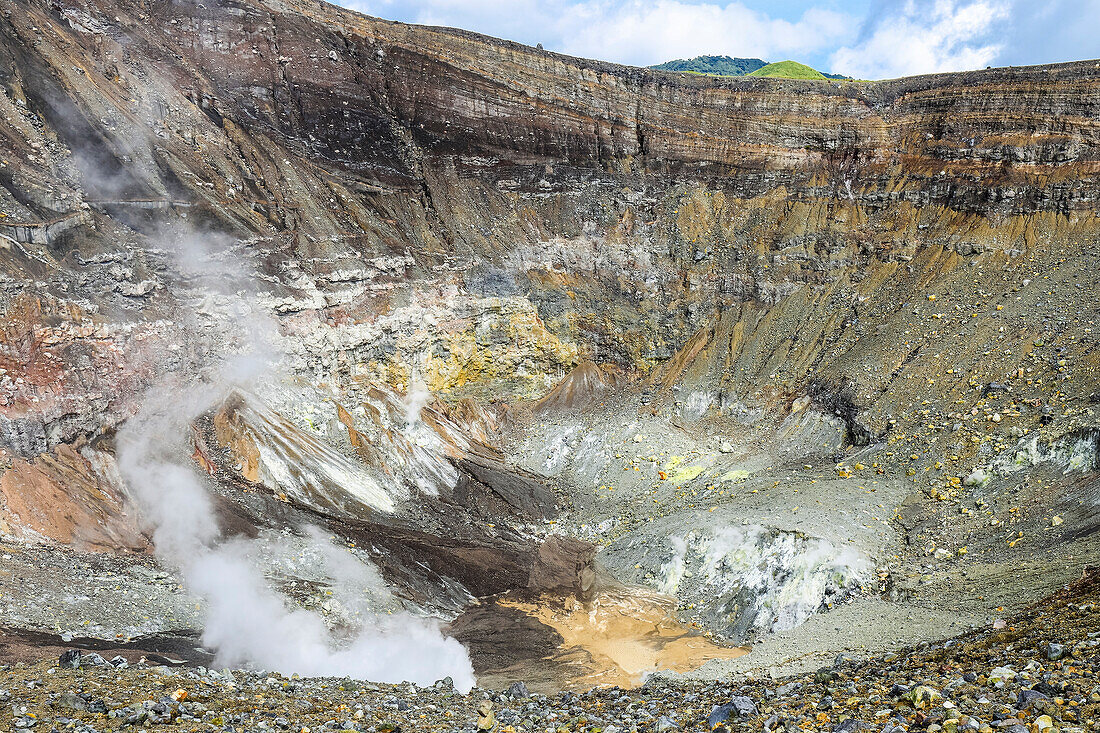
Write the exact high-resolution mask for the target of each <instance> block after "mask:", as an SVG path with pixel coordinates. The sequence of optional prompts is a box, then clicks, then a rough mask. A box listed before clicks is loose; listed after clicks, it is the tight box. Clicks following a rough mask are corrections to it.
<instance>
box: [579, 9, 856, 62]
mask: <svg viewBox="0 0 1100 733" xmlns="http://www.w3.org/2000/svg"><path fill="white" fill-rule="evenodd" d="M573 10H574V12H572V13H570V14H569V15H568V16H566V17H563V18H562V21H561V22H560V24H559V32H560V37H561V38H562V39H563V47H562V50H563V51H565V52H566V53H570V54H573V55H577V56H587V57H593V58H607V59H613V60H616V61H621V62H624V63H631V64H640V65H645V64H653V63H659V62H661V61H667V60H669V59H673V58H690V57H692V56H698V55H700V54H707V53H711V54H729V55H732V56H757V57H760V58H763V59H766V60H769V61H779V60H782V59H784V58H787V57H789V56H798V55H804V54H806V53H810V52H813V51H817V50H819V49H822V48H827V47H829V46H832V45H835V44H836V43H837V42H840V41H842V40H846V38H847V36H848V34H849V32H850V29H851V27H852V25H853V23H852V19H850V18H848V17H846V16H844V15H842V14H840V13H837V12H833V11H829V10H821V9H815V8H811V9H809V10H807V11H806V12H805V13H804V14H803V15H802V17H801V18H799V19H798V20H797V21H795V22H790V21H787V20H782V19H775V18H771V17H769V16H767V15H766V14H764V13H761V12H758V11H756V10H752V9H750V8H748V7H746V6H744V5H742V4H741V3H736V2H734V3H728V4H725V5H718V4H711V3H702V4H693V3H688V2H681V1H680V0H658V2H642V1H641V0H632V1H631V2H625V3H608V2H599V1H593V2H585V3H581V4H579V5H576V6H574V9H573Z"/></svg>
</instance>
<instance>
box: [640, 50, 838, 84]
mask: <svg viewBox="0 0 1100 733" xmlns="http://www.w3.org/2000/svg"><path fill="white" fill-rule="evenodd" d="M649 68H651V69H661V70H662V71H678V72H680V73H684V74H709V75H711V76H770V77H776V78H781V79H850V78H851V77H848V76H844V75H843V74H827V73H825V72H822V71H818V70H817V69H812V68H810V67H809V66H806V65H805V64H800V63H798V62H797V61H779V62H777V63H774V64H769V63H766V62H764V61H761V60H760V59H742V58H735V57H732V56H696V57H695V58H693V59H676V60H674V61H666V62H664V63H663V64H657V65H656V66H650V67H649Z"/></svg>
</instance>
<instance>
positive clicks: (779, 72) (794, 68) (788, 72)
mask: <svg viewBox="0 0 1100 733" xmlns="http://www.w3.org/2000/svg"><path fill="white" fill-rule="evenodd" d="M746 76H770V77H778V78H781V79H825V78H828V77H826V76H825V75H824V74H822V73H821V72H820V71H818V70H817V69H813V68H810V67H809V66H806V64H800V63H798V62H797V61H789V60H788V61H778V62H776V63H774V64H768V65H767V66H762V67H760V68H759V69H757V70H756V71H753V72H750V73H748V74H746Z"/></svg>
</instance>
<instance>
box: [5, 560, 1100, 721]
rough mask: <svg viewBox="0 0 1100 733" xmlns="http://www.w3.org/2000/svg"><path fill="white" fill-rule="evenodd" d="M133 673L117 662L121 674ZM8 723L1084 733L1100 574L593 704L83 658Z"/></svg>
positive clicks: (36, 671) (594, 699) (14, 675)
mask: <svg viewBox="0 0 1100 733" xmlns="http://www.w3.org/2000/svg"><path fill="white" fill-rule="evenodd" d="M116 665H117V666H116ZM0 672H2V676H0V680H2V685H3V686H2V688H0V700H2V701H3V706H4V719H3V721H2V723H3V724H4V725H5V726H10V729H13V730H34V731H36V732H37V731H76V732H78V733H97V732H100V731H112V730H130V729H134V728H156V729H162V730H165V731H262V730H269V731H283V730H286V731H293V732H294V733H315V732H318V731H369V732H371V733H395V732H396V731H408V732H411V731H434V730H438V731H478V730H482V731H488V730H493V731H499V732H500V733H517V732H520V731H546V732H547V733H566V732H567V731H568V732H573V731H576V732H577V733H627V732H628V731H673V730H718V731H741V730H765V731H796V730H799V731H830V732H831V733H848V732H851V731H861V730H866V731H874V732H875V733H880V732H881V733H901V732H902V731H927V733H940V732H941V731H942V732H943V733H960V732H965V731H977V732H978V733H990V732H991V731H1003V732H1004V733H1043V732H1046V733H1056V732H1058V731H1061V733H1079V732H1082V731H1094V730H1097V729H1098V726H1100V572H1098V571H1096V570H1090V571H1088V572H1086V574H1085V577H1084V578H1082V579H1081V580H1080V581H1078V582H1077V583H1075V584H1072V585H1070V586H1067V587H1066V588H1065V589H1064V590H1063V591H1062V592H1060V593H1058V594H1056V595H1054V596H1052V597H1049V598H1047V599H1045V600H1043V601H1042V602H1040V603H1038V604H1036V605H1035V606H1034V607H1033V608H1031V609H1030V610H1028V611H1026V612H1024V613H1022V614H1019V615H1017V616H1014V617H1010V618H1008V619H997V620H995V621H994V622H993V624H991V625H990V627H989V628H986V629H981V630H977V631H973V632H970V633H969V634H967V635H964V636H961V637H958V638H955V639H951V640H948V641H945V642H942V643H936V644H921V645H919V646H918V647H917V648H915V649H907V650H902V651H900V652H897V653H891V654H887V655H885V656H881V657H876V658H872V659H867V660H859V659H851V658H848V657H846V656H844V655H841V656H838V657H837V659H836V660H835V661H834V662H833V663H832V664H831V665H828V666H825V667H822V668H821V669H818V670H816V671H815V672H811V673H807V674H803V675H797V676H790V677H785V678H781V679H770V678H754V677H753V676H751V675H749V676H734V677H731V678H729V679H723V680H716V681H710V682H685V681H682V680H677V679H673V678H670V677H666V676H663V675H656V676H654V677H651V678H650V679H649V680H648V681H647V683H646V684H645V685H643V686H642V687H640V688H638V689H633V690H624V689H620V688H618V687H609V688H595V689H592V690H589V691H587V692H584V693H581V694H575V693H570V692H563V693H561V694H560V695H551V696H546V695H538V694H530V693H529V692H528V690H527V687H526V685H525V684H524V683H523V682H522V681H521V680H517V681H515V682H514V683H513V684H512V685H511V686H510V687H508V689H506V690H503V691H501V690H486V689H480V688H476V687H475V688H474V689H473V690H471V691H470V692H469V693H468V694H465V695H463V694H459V693H458V692H456V691H455V690H454V689H453V688H452V687H451V685H450V681H449V680H442V681H440V682H437V683H436V684H435V685H434V686H432V687H417V686H416V685H411V684H398V685H377V684H371V683H368V682H362V681H357V680H351V679H346V678H345V679H338V678H310V679H304V678H298V677H285V676H282V675H279V674H271V673H265V672H261V671H242V670H233V671H228V670H223V671H220V672H219V671H214V670H208V669H205V668H203V667H167V666H151V665H150V664H149V663H146V662H141V663H138V664H134V665H128V664H126V662H125V660H123V659H122V658H121V657H116V658H115V659H113V660H107V659H104V658H103V657H102V656H99V655H98V654H96V653H94V652H81V651H80V650H69V651H66V652H64V653H63V654H61V655H60V657H59V658H56V659H48V660H44V661H40V662H37V663H32V664H26V663H16V664H14V665H10V666H4V667H0Z"/></svg>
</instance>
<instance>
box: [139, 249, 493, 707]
mask: <svg viewBox="0 0 1100 733" xmlns="http://www.w3.org/2000/svg"><path fill="white" fill-rule="evenodd" d="M211 243H215V244H216V243H217V240H216V239H215V238H203V237H195V236H184V237H178V238H174V242H173V244H174V251H175V252H177V253H178V255H179V257H180V258H182V259H181V262H180V265H181V268H180V269H181V270H186V271H187V274H188V275H191V276H192V277H194V278H195V281H196V284H197V285H198V286H199V287H201V288H202V289H203V291H205V292H210V291H214V292H218V295H217V296H215V297H216V302H215V303H214V304H213V305H212V306H209V307H208V306H204V308H203V310H204V311H208V313H207V314H208V315H209V311H216V312H217V313H218V314H219V316H220V318H221V319H222V320H224V321H227V324H226V325H228V326H229V327H230V329H231V332H232V333H234V334H236V335H237V336H238V337H240V336H241V335H243V339H244V345H243V348H237V349H236V351H238V352H239V353H236V354H229V353H225V352H227V351H229V346H227V345H225V346H223V348H224V350H225V351H223V352H222V353H220V354H218V355H217V357H216V358H214V359H212V360H211V363H209V364H208V366H207V367H206V368H205V369H203V370H202V371H201V373H198V374H194V375H191V376H184V375H182V374H167V375H164V376H163V377H162V378H161V379H160V380H158V382H157V383H155V384H153V385H152V386H151V387H150V388H149V390H148V393H147V395H146V397H145V399H144V401H143V403H142V407H141V409H140V410H139V412H138V414H137V415H135V416H134V417H133V418H131V419H130V420H128V421H127V422H126V424H125V425H123V426H122V428H121V429H120V430H119V432H118V435H117V446H118V451H117V455H118V465H119V470H120V472H121V474H122V476H123V478H124V479H125V481H126V484H127V486H128V487H129V488H130V490H131V491H132V492H133V495H134V497H135V498H136V499H137V501H138V504H139V506H140V507H141V509H142V514H143V517H144V519H145V520H146V521H147V522H148V523H149V524H150V525H151V527H152V530H153V542H154V545H155V546H156V551H157V554H158V556H159V557H160V558H161V559H162V560H164V561H165V562H167V563H169V564H171V565H173V566H175V567H177V568H178V569H179V572H180V574H181V576H182V578H183V580H184V583H185V584H186V585H187V587H188V588H189V589H190V590H192V591H193V592H195V593H197V594H198V595H199V596H200V597H202V598H203V599H204V600H205V609H206V614H205V624H204V630H203V643H204V644H206V645H207V646H209V647H210V648H212V649H214V650H215V652H216V654H217V659H218V661H219V663H221V664H224V665H227V666H257V667H261V668H264V669H269V670H277V671H280V672H285V673H288V674H289V673H299V674H304V675H315V676H330V675H331V676H351V677H355V678H359V679H370V680H373V681H376V682H401V681H410V682H416V683H418V684H430V683H432V682H434V681H436V680H437V679H439V678H441V677H443V676H450V677H451V678H452V679H453V680H454V683H455V686H456V687H457V688H458V689H460V690H463V691H465V690H468V689H469V688H470V687H472V686H473V684H474V676H473V668H472V666H471V664H470V659H469V656H468V654H467V652H466V649H465V648H464V647H463V646H462V645H461V644H460V643H459V642H458V641H456V640H455V639H451V638H447V637H445V636H444V635H443V633H442V631H441V629H440V627H439V624H438V623H436V622H434V621H432V620H427V619H422V618H418V617H414V616H412V615H410V614H406V613H401V614H394V615H392V616H381V615H377V614H370V613H367V614H364V615H363V616H361V618H363V624H362V626H361V628H360V629H358V631H357V633H356V634H355V635H354V637H353V638H351V639H338V638H337V637H336V636H335V635H334V634H333V633H332V632H331V631H330V630H329V629H328V628H327V626H326V625H325V623H324V621H323V619H322V618H321V617H320V615H318V614H317V613H315V612H312V611H307V610H305V609H301V608H293V607H292V606H291V604H290V602H289V600H288V599H286V598H285V597H283V596H282V595H281V594H279V593H278V592H277V591H275V590H274V589H273V588H271V587H270V585H269V584H268V583H267V582H266V580H265V578H264V575H263V573H262V572H261V570H260V569H259V568H258V567H257V566H256V564H255V562H254V560H253V559H251V557H250V556H251V554H252V553H250V552H249V550H250V547H249V541H248V540H243V539H234V540H225V539H224V538H223V537H222V535H221V531H220V529H219V524H218V518H217V513H216V510H215V505H214V502H213V500H212V498H211V495H210V492H209V491H208V490H207V487H206V485H205V482H206V481H207V480H208V479H207V478H206V477H205V476H204V475H203V474H202V473H201V472H200V471H199V470H197V467H196V466H195V465H194V463H193V462H192V461H191V459H190V450H189V445H188V442H189V441H188V435H189V429H190V425H191V424H192V422H193V421H194V420H195V419H196V418H198V417H199V416H200V415H202V414H203V413H204V412H206V411H208V410H210V409H211V408H213V407H214V406H216V405H217V404H218V403H219V402H220V401H221V400H222V399H224V398H225V397H226V396H227V395H228V394H229V392H230V391H231V390H232V389H235V388H241V387H247V386H249V385H251V384H255V382H256V380H258V379H260V378H261V377H263V376H265V375H267V374H269V373H270V372H271V370H272V362H273V352H272V351H271V349H270V343H271V339H270V338H269V336H270V335H271V334H272V333H274V331H273V325H272V321H271V320H270V319H269V318H266V317H263V316H261V315H260V310H259V309H258V308H256V307H254V303H253V301H252V299H251V298H250V297H249V296H248V295H247V293H246V294H241V293H239V292H237V293H234V292H232V288H231V287H229V288H227V287H226V285H229V284H230V279H231V277H230V276H231V275H232V274H236V275H237V277H238V278H241V273H240V272H236V273H234V272H233V271H232V269H230V270H229V272H227V264H226V261H225V259H222V260H221V261H217V262H215V261H214V260H213V259H212V258H211V256H210V255H211V252H210V249H211V246H210V245H211ZM184 263H186V264H185V265H184ZM242 281H244V280H243V278H242V279H241V280H238V282H242ZM219 291H220V292H219ZM208 302H209V299H208ZM189 330H191V329H185V330H184V334H185V335H187V336H188V337H190V336H192V334H190V333H188V331H189ZM225 336H226V334H219V338H221V339H222V340H221V341H219V343H221V344H226V343H228V342H229V341H230V340H231V339H228V338H225ZM307 537H310V538H312V541H313V542H315V543H320V545H321V547H319V548H318V549H319V552H320V555H321V556H322V557H324V558H327V559H326V561H325V562H326V564H327V565H328V566H329V574H330V575H331V576H332V577H333V580H334V581H335V582H336V584H337V586H338V592H339V594H340V595H341V596H342V597H344V598H347V599H352V600H351V601H350V602H354V598H355V593H356V589H355V588H354V587H346V586H349V585H350V586H354V585H355V584H356V583H359V582H362V583H365V584H367V585H371V586H374V587H376V583H375V581H376V580H380V579H379V578H378V574H377V571H376V570H374V568H372V567H368V566H366V565H363V564H361V563H358V561H357V560H355V559H354V558H352V557H350V556H348V557H346V558H341V559H340V561H339V566H338V567H336V566H335V560H334V559H333V558H336V557H337V555H335V554H334V551H335V547H332V546H331V544H329V543H327V542H326V541H325V539H324V538H323V536H321V535H320V533H319V532H316V531H309V530H308V529H307ZM326 545H327V547H326ZM364 590H367V588H365V587H364V586H360V587H359V590H358V592H360V593H362V592H363V591H364ZM364 605H365V604H364Z"/></svg>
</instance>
